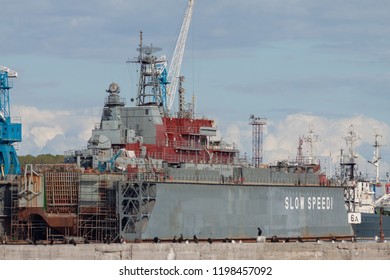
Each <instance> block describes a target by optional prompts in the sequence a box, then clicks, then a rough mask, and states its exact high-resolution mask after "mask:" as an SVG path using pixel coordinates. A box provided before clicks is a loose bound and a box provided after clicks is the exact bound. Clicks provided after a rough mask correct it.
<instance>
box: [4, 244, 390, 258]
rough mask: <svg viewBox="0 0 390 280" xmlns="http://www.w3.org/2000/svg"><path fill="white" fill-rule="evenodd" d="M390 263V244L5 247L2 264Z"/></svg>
mask: <svg viewBox="0 0 390 280" xmlns="http://www.w3.org/2000/svg"><path fill="white" fill-rule="evenodd" d="M166 259H176V260H256V259H257V260H264V259H266V260H369V259H371V260H390V242H389V243H374V242H372V243H368V242H367V243H350V242H349V243H341V242H340V243H330V242H323V243H314V242H313V243H288V244H287V243H276V244H275V243H242V244H239V243H236V244H231V243H213V244H208V243H201V244H195V243H190V244H176V243H175V244H169V243H160V244H149V243H136V244H109V245H108V244H78V245H77V246H74V245H52V246H50V245H46V246H44V245H2V246H0V260H166Z"/></svg>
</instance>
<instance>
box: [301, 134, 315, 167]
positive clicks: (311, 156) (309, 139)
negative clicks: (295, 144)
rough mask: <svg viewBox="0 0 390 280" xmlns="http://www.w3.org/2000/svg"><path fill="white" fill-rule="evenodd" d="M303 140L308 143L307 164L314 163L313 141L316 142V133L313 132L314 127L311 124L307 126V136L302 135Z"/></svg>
mask: <svg viewBox="0 0 390 280" xmlns="http://www.w3.org/2000/svg"><path fill="white" fill-rule="evenodd" d="M303 140H304V141H305V142H306V143H307V144H308V146H309V151H307V153H308V162H307V163H308V164H314V143H315V142H318V135H316V134H314V129H313V127H312V126H309V133H308V136H307V137H304V138H303Z"/></svg>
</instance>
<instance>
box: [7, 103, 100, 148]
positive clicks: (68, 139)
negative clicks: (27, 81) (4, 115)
mask: <svg viewBox="0 0 390 280" xmlns="http://www.w3.org/2000/svg"><path fill="white" fill-rule="evenodd" d="M13 113H14V115H18V116H20V117H21V122H22V129H23V132H22V138H23V140H22V142H21V143H18V148H19V149H18V154H20V155H26V154H32V155H37V154H42V153H52V154H63V153H64V152H65V151H66V150H72V149H77V148H79V147H83V146H86V144H87V141H88V139H89V137H90V135H91V130H92V129H93V126H94V121H95V120H96V119H97V118H96V116H95V117H94V116H91V114H90V113H89V112H86V111H71V110H48V109H45V110H40V109H38V108H36V107H29V106H15V107H14V108H13Z"/></svg>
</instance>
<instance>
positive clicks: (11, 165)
mask: <svg viewBox="0 0 390 280" xmlns="http://www.w3.org/2000/svg"><path fill="white" fill-rule="evenodd" d="M17 76H18V73H17V72H15V71H13V70H11V69H9V68H8V67H5V66H1V65H0V168H1V177H2V178H4V177H5V176H7V175H10V174H15V175H17V174H20V164H19V159H18V156H17V154H16V151H15V147H14V145H13V143H15V142H21V141H22V124H21V123H12V120H11V113H10V102H9V90H10V89H11V88H12V82H9V80H8V78H16V77H17Z"/></svg>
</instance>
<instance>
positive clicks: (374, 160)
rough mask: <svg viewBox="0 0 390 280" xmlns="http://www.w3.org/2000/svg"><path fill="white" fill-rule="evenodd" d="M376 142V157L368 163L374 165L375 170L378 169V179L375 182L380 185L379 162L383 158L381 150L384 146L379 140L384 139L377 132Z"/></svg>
mask: <svg viewBox="0 0 390 280" xmlns="http://www.w3.org/2000/svg"><path fill="white" fill-rule="evenodd" d="M374 137H375V142H374V145H372V146H373V147H374V156H373V158H372V160H371V161H370V160H369V161H368V162H369V163H371V164H372V165H374V166H375V169H376V178H375V182H376V183H377V184H379V161H380V160H381V156H380V154H379V148H380V147H381V146H382V145H380V144H379V140H378V139H379V138H380V137H382V135H380V134H378V132H377V131H375V135H374Z"/></svg>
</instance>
